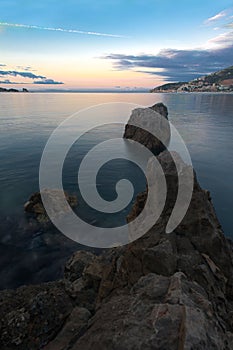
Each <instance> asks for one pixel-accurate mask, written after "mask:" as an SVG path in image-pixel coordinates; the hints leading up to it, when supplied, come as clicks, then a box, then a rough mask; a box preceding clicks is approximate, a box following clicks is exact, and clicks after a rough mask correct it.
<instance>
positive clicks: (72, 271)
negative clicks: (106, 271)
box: [64, 250, 95, 282]
mask: <svg viewBox="0 0 233 350" xmlns="http://www.w3.org/2000/svg"><path fill="white" fill-rule="evenodd" d="M94 258H95V256H94V255H93V254H92V253H90V252H86V251H82V250H80V251H78V252H76V253H74V254H73V256H72V257H71V258H70V260H69V261H68V262H67V264H66V266H65V270H64V277H65V278H66V279H68V280H69V281H71V282H73V281H75V280H77V279H78V278H80V277H81V276H82V273H83V270H84V268H85V267H86V266H87V265H89V264H90V263H91V262H92V261H93V260H94Z"/></svg>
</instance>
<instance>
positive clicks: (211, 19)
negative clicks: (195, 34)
mask: <svg viewBox="0 0 233 350" xmlns="http://www.w3.org/2000/svg"><path fill="white" fill-rule="evenodd" d="M227 15H228V11H227V10H225V11H221V12H219V13H217V15H215V16H213V17H210V18H208V19H207V20H206V21H205V22H204V23H205V24H212V23H214V22H216V21H218V20H220V19H221V18H224V17H226V16H227Z"/></svg>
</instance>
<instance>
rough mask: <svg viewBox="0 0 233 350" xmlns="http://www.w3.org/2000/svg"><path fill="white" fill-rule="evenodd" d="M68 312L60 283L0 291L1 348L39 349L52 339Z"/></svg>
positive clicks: (65, 294)
mask: <svg viewBox="0 0 233 350" xmlns="http://www.w3.org/2000/svg"><path fill="white" fill-rule="evenodd" d="M72 309H73V306H72V301H71V299H70V297H69V295H68V294H67V293H66V291H65V289H64V286H63V285H62V283H60V282H52V283H48V284H43V285H40V286H27V287H21V288H19V289H17V290H16V291H3V292H1V293H0V310H1V311H0V312H1V323H0V328H1V330H0V342H1V349H2V350H5V349H22V350H25V349H32V350H33V349H40V348H41V347H42V346H43V345H45V344H47V343H48V342H49V341H50V340H51V339H53V338H54V337H55V335H56V334H57V333H58V332H59V330H60V329H61V327H62V326H63V324H64V322H65V321H66V319H67V317H68V316H69V315H70V313H71V312H72Z"/></svg>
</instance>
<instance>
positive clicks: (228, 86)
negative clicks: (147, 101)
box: [150, 66, 233, 93]
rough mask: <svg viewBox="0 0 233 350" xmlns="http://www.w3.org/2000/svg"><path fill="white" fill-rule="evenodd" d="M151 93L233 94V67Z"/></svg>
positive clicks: (159, 88) (158, 88) (162, 87)
mask: <svg viewBox="0 0 233 350" xmlns="http://www.w3.org/2000/svg"><path fill="white" fill-rule="evenodd" d="M150 92H154V93H156V92H233V66H231V67H229V68H226V69H223V70H221V71H218V72H215V73H212V74H210V75H206V76H204V77H201V78H197V79H194V80H191V81H190V82H188V83H186V82H179V83H169V84H164V85H161V86H158V87H156V88H154V89H152V90H151V91H150Z"/></svg>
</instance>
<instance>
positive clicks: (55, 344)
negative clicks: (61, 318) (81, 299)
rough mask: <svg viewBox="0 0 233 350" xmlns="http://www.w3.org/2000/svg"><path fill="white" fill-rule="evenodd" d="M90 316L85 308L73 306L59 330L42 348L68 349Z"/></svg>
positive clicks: (83, 330)
mask: <svg viewBox="0 0 233 350" xmlns="http://www.w3.org/2000/svg"><path fill="white" fill-rule="evenodd" d="M90 317H91V313H90V312H89V311H88V310H87V309H85V308H81V307H76V308H74V310H73V311H72V313H71V314H70V316H69V318H68V319H67V322H66V324H65V326H64V327H63V328H62V330H61V332H60V333H59V334H58V335H57V337H56V338H55V339H54V340H53V341H52V342H50V343H49V344H48V345H47V346H45V347H44V350H63V349H69V348H70V347H71V346H72V345H73V344H74V343H75V341H76V339H78V338H79V337H80V335H82V333H84V332H85V330H86V329H87V324H88V320H89V318H90Z"/></svg>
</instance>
